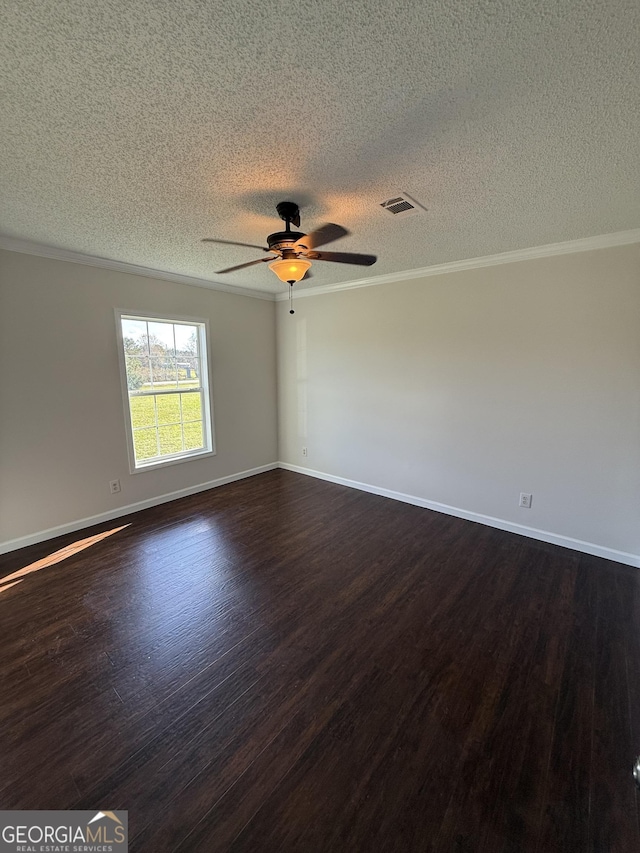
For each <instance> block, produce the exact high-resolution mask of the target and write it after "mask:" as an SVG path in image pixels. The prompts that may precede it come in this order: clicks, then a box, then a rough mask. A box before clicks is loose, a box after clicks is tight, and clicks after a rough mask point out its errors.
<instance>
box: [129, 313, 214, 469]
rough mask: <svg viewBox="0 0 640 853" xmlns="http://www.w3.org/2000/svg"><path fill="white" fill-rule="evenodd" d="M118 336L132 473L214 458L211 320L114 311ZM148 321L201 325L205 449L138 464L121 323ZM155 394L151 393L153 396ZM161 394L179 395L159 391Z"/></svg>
mask: <svg viewBox="0 0 640 853" xmlns="http://www.w3.org/2000/svg"><path fill="white" fill-rule="evenodd" d="M115 318H116V337H117V342H118V359H119V362H120V384H121V386H122V399H123V408H124V421H125V429H126V434H127V454H128V457H129V472H130V473H131V474H140V473H141V472H142V471H152V470H154V469H155V468H164V467H166V466H167V465H177V464H179V463H181V462H189V461H190V460H192V459H202V458H203V457H206V456H215V454H216V443H215V434H214V425H213V402H212V398H213V393H212V388H211V381H210V378H209V377H210V375H211V365H210V359H211V355H210V347H209V341H210V335H209V321H208V320H207V319H206V318H202V317H185V316H182V315H178V314H160V313H158V312H156V311H126V310H124V309H120V308H116V309H115ZM129 319H130V320H146V321H148V322H151V323H154V322H160V323H178V324H180V323H190V324H193V325H197V326H198V346H199V352H200V372H201V377H200V379H201V382H200V384H201V389H202V390H201V400H202V415H203V418H202V427H203V438H204V447H203V448H199V449H196V450H183V451H181V452H180V453H172V454H170V455H169V454H168V455H167V456H163V457H162V458H158V457H154V458H153V459H151V460H149V461H148V462H146V461H144V460H143V461H141V462H136V454H135V447H134V443H133V424H132V419H131V406H130V403H129V400H130V394H129V386H128V382H127V365H126V358H125V352H124V339H123V336H122V320H129ZM152 393H153V392H150V394H152ZM160 393H161V394H162V393H164V394H167V393H177V392H166V391H165V392H160Z"/></svg>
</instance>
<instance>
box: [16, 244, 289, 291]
mask: <svg viewBox="0 0 640 853" xmlns="http://www.w3.org/2000/svg"><path fill="white" fill-rule="evenodd" d="M0 249H6V250H7V251H8V252H20V253H22V254H23V255H36V256H37V257H40V258H52V259H53V260H56V261H67V262H68V263H71V264H85V265H86V266H89V267H100V268H101V269H107V270H115V271H116V272H123V273H127V274H128V275H141V276H144V277H145V278H157V279H160V280H162V281H172V282H175V283H177V284H187V285H189V286H190V287H205V288H207V289H208V290H219V291H222V292H223V293H233V294H235V295H236V296H250V297H252V298H253V299H265V300H267V301H268V302H273V301H274V299H275V296H274V294H273V293H265V292H263V291H261V290H251V289H249V288H248V287H236V286H234V285H232V284H222V283H221V282H219V281H210V280H209V279H206V278H195V277H194V276H190V275H182V274H181V273H174V272H166V271H164V270H156V269H152V268H151V267H141V266H138V265H137V264H129V263H127V262H126V261H114V260H112V259H111V258H100V257H98V256H96V255H84V254H82V253H81V252H72V251H70V250H69V249H59V248H56V247H55V246H46V245H45V244H44V243H32V242H30V241H29V240H18V239H16V238H14V237H3V236H1V235H0Z"/></svg>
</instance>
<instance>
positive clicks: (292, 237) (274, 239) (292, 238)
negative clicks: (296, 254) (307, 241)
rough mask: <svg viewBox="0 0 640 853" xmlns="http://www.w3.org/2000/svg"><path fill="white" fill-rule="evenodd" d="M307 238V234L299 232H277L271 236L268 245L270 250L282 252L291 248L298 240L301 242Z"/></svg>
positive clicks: (268, 238)
mask: <svg viewBox="0 0 640 853" xmlns="http://www.w3.org/2000/svg"><path fill="white" fill-rule="evenodd" d="M305 236H306V235H305V234H301V233H300V232H298V231H276V233H275V234H269V236H268V237H267V243H268V244H269V248H270V249H272V250H273V249H277V250H278V251H281V250H283V249H288V248H290V247H291V246H293V244H294V243H295V242H296V241H297V240H301V239H302V238H303V237H305ZM300 248H302V246H300Z"/></svg>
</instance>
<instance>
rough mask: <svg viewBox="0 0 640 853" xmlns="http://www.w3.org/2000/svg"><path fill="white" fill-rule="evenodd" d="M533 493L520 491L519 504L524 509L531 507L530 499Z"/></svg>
mask: <svg viewBox="0 0 640 853" xmlns="http://www.w3.org/2000/svg"><path fill="white" fill-rule="evenodd" d="M532 497H533V495H529V494H527V493H526V492H520V506H522V507H524V508H525V509H531V499H532Z"/></svg>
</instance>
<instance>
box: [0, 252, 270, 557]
mask: <svg viewBox="0 0 640 853" xmlns="http://www.w3.org/2000/svg"><path fill="white" fill-rule="evenodd" d="M114 308H122V309H124V310H140V311H149V312H154V311H157V312H159V313H168V314H175V315H176V316H193V317H203V318H208V320H209V324H210V331H211V340H210V355H211V362H212V372H211V374H210V375H211V381H212V388H213V402H214V421H215V435H216V445H217V455H216V456H213V457H208V458H204V459H199V460H198V459H194V460H190V461H188V462H184V463H182V464H179V465H171V466H168V467H166V468H162V469H156V470H152V471H144V472H141V473H137V474H130V473H129V466H128V460H127V443H126V436H125V421H124V414H123V400H122V392H121V387H120V374H119V367H118V353H117V348H116V327H115V317H114ZM276 423H277V418H276V355H275V323H274V304H273V303H272V302H268V301H264V300H260V299H254V298H250V297H245V296H237V295H235V294H228V293H220V292H216V291H212V290H207V289H204V288H199V287H190V286H187V285H183V284H174V283H170V282H166V281H161V280H156V279H149V278H143V277H140V276H134V275H127V274H124V273H121V272H114V271H111V270H105V269H96V268H94V267H90V266H84V265H79V264H72V263H66V262H63V261H58V260H48V259H44V258H38V257H33V256H29V255H24V254H18V253H15V252H6V251H2V252H0V547H1V545H2V543H5V544H6V543H7V542H8V541H10V540H15V539H19V538H21V537H31V536H34V535H35V534H38V533H39V532H41V531H44V530H47V529H49V528H55V527H57V526H59V525H68V524H72V523H74V522H76V521H78V520H80V519H85V518H87V517H91V516H94V515H97V514H101V513H105V512H112V511H113V510H116V509H117V508H118V507H120V506H127V505H130V504H135V503H137V502H140V501H148V500H150V499H153V498H155V497H158V496H162V495H166V494H168V493H171V492H174V491H177V490H180V489H188V488H192V487H194V486H197V485H199V484H202V483H207V482H210V481H212V480H216V479H219V478H223V477H226V476H229V475H232V474H235V473H238V472H242V471H246V470H249V469H253V468H256V467H259V466H263V465H266V464H269V463H274V462H275V461H276V459H277V453H276V450H277V434H276V431H277V427H276ZM116 478H119V479H120V480H121V483H122V492H121V493H120V494H119V495H111V494H110V493H109V486H108V483H109V481H110V480H113V479H116Z"/></svg>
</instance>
